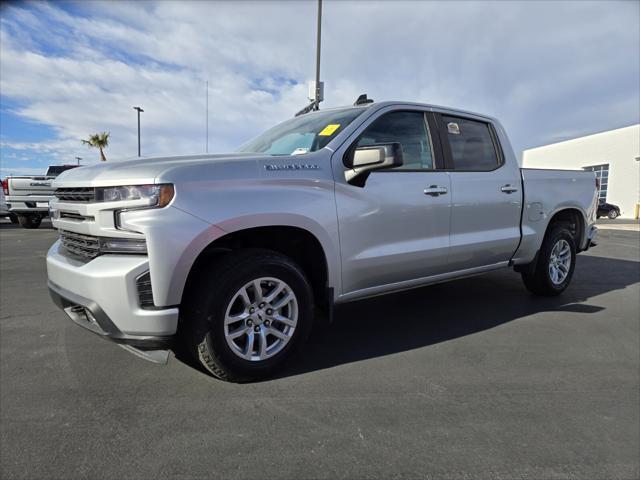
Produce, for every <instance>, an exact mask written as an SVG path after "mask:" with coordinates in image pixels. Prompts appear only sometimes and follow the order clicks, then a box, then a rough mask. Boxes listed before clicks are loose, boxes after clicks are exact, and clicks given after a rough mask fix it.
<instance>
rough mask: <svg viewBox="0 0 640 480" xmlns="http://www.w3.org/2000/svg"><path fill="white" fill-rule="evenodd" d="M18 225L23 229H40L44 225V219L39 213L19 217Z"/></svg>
mask: <svg viewBox="0 0 640 480" xmlns="http://www.w3.org/2000/svg"><path fill="white" fill-rule="evenodd" d="M18 223H19V224H20V226H21V227H23V228H38V227H39V226H40V224H41V223H42V217H41V216H40V215H38V214H37V213H30V214H28V215H18Z"/></svg>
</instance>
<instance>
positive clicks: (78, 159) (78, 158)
mask: <svg viewBox="0 0 640 480" xmlns="http://www.w3.org/2000/svg"><path fill="white" fill-rule="evenodd" d="M76 160H77V161H78V165H80V160H82V157H76Z"/></svg>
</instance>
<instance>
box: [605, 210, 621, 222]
mask: <svg viewBox="0 0 640 480" xmlns="http://www.w3.org/2000/svg"><path fill="white" fill-rule="evenodd" d="M607 217H609V218H610V219H611V220H615V219H616V218H617V217H618V212H617V211H616V210H609V213H607Z"/></svg>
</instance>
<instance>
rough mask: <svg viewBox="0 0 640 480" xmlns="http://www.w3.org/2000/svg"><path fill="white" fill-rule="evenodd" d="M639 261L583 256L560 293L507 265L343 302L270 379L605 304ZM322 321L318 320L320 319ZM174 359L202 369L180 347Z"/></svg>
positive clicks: (634, 276)
mask: <svg viewBox="0 0 640 480" xmlns="http://www.w3.org/2000/svg"><path fill="white" fill-rule="evenodd" d="M639 267H640V264H639V263H638V262H634V261H630V260H620V259H613V258H604V257H594V256H586V255H580V256H579V257H578V262H577V265H576V269H575V273H574V277H573V280H572V284H571V285H570V286H569V288H568V289H567V290H566V291H565V292H564V293H563V294H562V295H560V296H558V297H537V296H534V295H532V294H531V293H529V292H528V291H527V290H526V289H525V287H524V284H523V283H522V280H521V278H520V274H518V273H515V272H513V271H512V270H502V271H496V272H493V273H488V274H485V275H480V276H476V277H471V278H466V279H462V280H456V281H452V282H449V283H442V284H436V285H431V286H427V287H422V288H418V289H415V290H409V291H406V292H400V293H396V294H390V295H385V296H380V297H375V298H371V299H367V300H361V301H357V302H351V303H347V304H344V305H341V306H340V307H339V308H338V309H337V311H336V316H335V319H334V321H333V322H332V323H331V324H326V321H325V322H324V324H323V323H322V321H316V325H315V326H314V332H313V334H312V335H311V338H310V339H309V341H308V343H307V345H306V346H305V347H303V351H302V353H301V354H300V355H298V356H297V357H295V358H294V359H293V361H292V362H291V365H289V366H288V367H285V369H284V370H283V371H282V372H280V373H279V374H278V375H276V376H275V377H272V378H271V379H266V380H264V381H273V380H276V379H278V378H286V377H290V376H295V375H302V374H305V373H308V372H312V371H317V370H324V369H328V368H332V367H335V366H339V365H344V364H348V363H353V362H359V361H363V360H368V359H372V358H377V357H383V356H385V355H391V354H395V353H400V352H405V351H410V350H414V349H418V348H424V347H428V346H430V345H434V344H438V343H441V342H445V341H447V340H452V339H455V338H460V337H465V336H467V335H472V334H474V333H478V332H482V331H485V330H489V329H492V328H494V327H497V326H500V325H503V324H506V323H509V322H513V321H516V320H519V319H521V318H524V317H527V316H529V315H533V314H536V313H541V312H574V313H579V314H584V315H590V314H593V313H597V312H600V311H602V310H604V307H601V306H599V305H597V304H591V303H586V302H588V300H589V299H591V298H593V297H595V296H598V295H602V294H605V293H607V292H611V291H614V290H620V289H624V288H626V287H627V286H629V285H633V284H635V283H637V282H640V268H639ZM318 324H319V325H318ZM175 354H176V359H178V360H179V361H182V362H183V363H186V364H188V365H190V366H192V367H194V368H196V369H198V370H200V371H203V369H202V368H201V367H200V366H199V365H197V364H196V362H195V361H193V359H192V357H191V356H190V355H188V354H187V353H186V352H183V351H182V348H178V349H177V350H176V351H175Z"/></svg>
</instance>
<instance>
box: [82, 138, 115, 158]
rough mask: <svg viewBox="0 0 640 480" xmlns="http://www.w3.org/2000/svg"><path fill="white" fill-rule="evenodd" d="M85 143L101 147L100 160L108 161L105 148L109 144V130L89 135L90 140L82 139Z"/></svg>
mask: <svg viewBox="0 0 640 480" xmlns="http://www.w3.org/2000/svg"><path fill="white" fill-rule="evenodd" d="M82 143H83V144H86V145H88V146H89V148H91V147H93V148H98V149H100V160H102V161H103V162H106V161H107V157H105V156H104V150H103V149H104V148H106V147H108V146H109V132H102V133H94V134H93V135H90V136H89V140H82Z"/></svg>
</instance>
